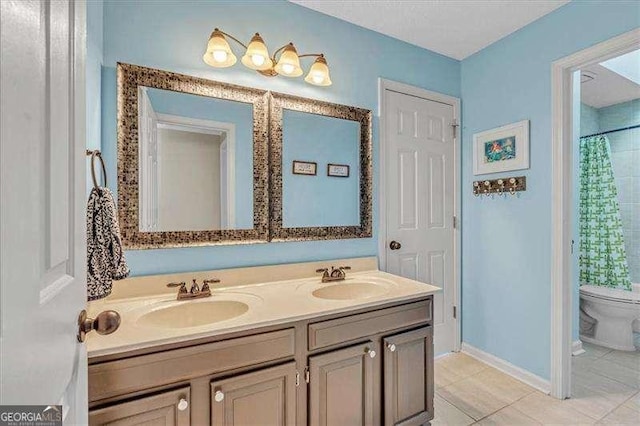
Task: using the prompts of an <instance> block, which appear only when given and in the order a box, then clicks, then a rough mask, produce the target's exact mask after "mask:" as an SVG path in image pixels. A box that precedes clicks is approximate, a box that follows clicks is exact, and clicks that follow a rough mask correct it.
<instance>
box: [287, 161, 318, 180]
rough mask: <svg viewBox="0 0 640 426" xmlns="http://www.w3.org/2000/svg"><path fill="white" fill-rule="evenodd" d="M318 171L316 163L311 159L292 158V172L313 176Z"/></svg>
mask: <svg viewBox="0 0 640 426" xmlns="http://www.w3.org/2000/svg"><path fill="white" fill-rule="evenodd" d="M317 172H318V164H317V163H314V162H311V161H298V160H293V174H294V175H307V176H315V175H316V174H317Z"/></svg>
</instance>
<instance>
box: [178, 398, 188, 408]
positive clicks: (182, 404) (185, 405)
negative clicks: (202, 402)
mask: <svg viewBox="0 0 640 426" xmlns="http://www.w3.org/2000/svg"><path fill="white" fill-rule="evenodd" d="M188 407H189V401H187V400H186V399H184V398H180V402H178V410H180V411H184V410H186V409H187V408H188Z"/></svg>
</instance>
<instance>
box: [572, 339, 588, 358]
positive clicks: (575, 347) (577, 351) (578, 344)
mask: <svg viewBox="0 0 640 426" xmlns="http://www.w3.org/2000/svg"><path fill="white" fill-rule="evenodd" d="M585 352H587V351H585V350H584V349H582V341H581V340H580V339H578V340H576V341H575V342H573V343H572V344H571V354H572V355H573V356H578V355H582V354H583V353H585Z"/></svg>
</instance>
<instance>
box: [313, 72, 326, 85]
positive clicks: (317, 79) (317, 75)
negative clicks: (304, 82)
mask: <svg viewBox="0 0 640 426" xmlns="http://www.w3.org/2000/svg"><path fill="white" fill-rule="evenodd" d="M311 78H312V79H313V82H314V83H316V84H320V83H322V81H323V80H324V75H322V74H321V73H319V72H316V73H313V76H312V77H311Z"/></svg>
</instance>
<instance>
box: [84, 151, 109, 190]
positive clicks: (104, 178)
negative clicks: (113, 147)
mask: <svg viewBox="0 0 640 426" xmlns="http://www.w3.org/2000/svg"><path fill="white" fill-rule="evenodd" d="M87 155H91V178H92V179H93V187H94V188H99V187H100V185H98V178H97V177H96V167H95V163H94V160H95V158H96V157H98V159H99V160H100V165H102V181H103V182H104V186H105V187H106V186H107V168H106V167H105V165H104V159H103V158H102V154H101V153H100V151H99V150H97V149H96V150H95V151H91V150H87Z"/></svg>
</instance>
